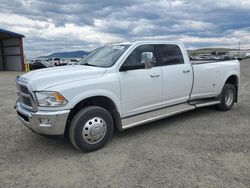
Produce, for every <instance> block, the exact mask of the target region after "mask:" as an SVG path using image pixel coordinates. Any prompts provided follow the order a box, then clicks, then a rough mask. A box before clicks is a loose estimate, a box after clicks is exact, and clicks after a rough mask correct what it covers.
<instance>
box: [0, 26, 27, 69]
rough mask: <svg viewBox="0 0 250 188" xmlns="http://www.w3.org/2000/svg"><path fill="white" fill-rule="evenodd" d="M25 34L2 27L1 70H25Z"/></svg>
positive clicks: (0, 32)
mask: <svg viewBox="0 0 250 188" xmlns="http://www.w3.org/2000/svg"><path fill="white" fill-rule="evenodd" d="M23 37H24V35H21V34H18V33H14V32H11V31H7V30H4V29H0V71H23V70H24V55H23Z"/></svg>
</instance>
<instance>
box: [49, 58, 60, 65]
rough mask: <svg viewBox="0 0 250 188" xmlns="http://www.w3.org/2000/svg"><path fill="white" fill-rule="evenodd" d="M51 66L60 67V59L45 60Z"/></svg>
mask: <svg viewBox="0 0 250 188" xmlns="http://www.w3.org/2000/svg"><path fill="white" fill-rule="evenodd" d="M47 61H48V62H49V63H50V64H51V65H53V66H59V65H61V64H62V63H61V58H59V57H52V58H49V59H48V60H47Z"/></svg>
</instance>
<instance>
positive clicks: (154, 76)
mask: <svg viewBox="0 0 250 188" xmlns="http://www.w3.org/2000/svg"><path fill="white" fill-rule="evenodd" d="M159 76H160V75H159V74H151V75H150V77H151V78H156V77H159Z"/></svg>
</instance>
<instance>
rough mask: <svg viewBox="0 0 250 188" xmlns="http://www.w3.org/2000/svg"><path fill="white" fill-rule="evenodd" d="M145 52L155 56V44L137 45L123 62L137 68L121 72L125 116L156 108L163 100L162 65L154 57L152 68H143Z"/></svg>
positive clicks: (123, 113) (123, 114)
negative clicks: (142, 54)
mask: <svg viewBox="0 0 250 188" xmlns="http://www.w3.org/2000/svg"><path fill="white" fill-rule="evenodd" d="M143 52H152V53H153V55H154V57H155V49H154V45H141V46H139V47H136V48H135V49H134V50H133V51H132V52H131V54H130V55H129V56H128V58H127V59H126V60H125V62H124V63H123V65H130V66H134V67H135V68H134V69H133V70H127V71H120V72H119V78H120V86H121V99H122V100H121V102H122V116H123V117H126V116H131V115H134V114H138V113H142V112H145V111H149V110H153V109H156V108H157V107H158V106H159V105H160V104H161V102H162V70H161V67H160V66H158V63H157V61H156V58H154V59H155V60H154V63H153V67H152V68H150V69H144V68H141V66H140V65H141V53H143Z"/></svg>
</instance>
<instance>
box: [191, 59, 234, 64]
mask: <svg viewBox="0 0 250 188" xmlns="http://www.w3.org/2000/svg"><path fill="white" fill-rule="evenodd" d="M232 60H235V59H218V60H217V59H211V60H210V59H208V60H191V63H192V64H193V65H195V64H204V63H218V62H225V61H232Z"/></svg>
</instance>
